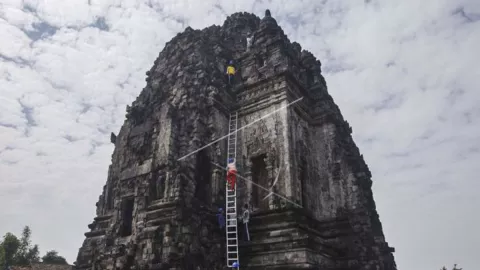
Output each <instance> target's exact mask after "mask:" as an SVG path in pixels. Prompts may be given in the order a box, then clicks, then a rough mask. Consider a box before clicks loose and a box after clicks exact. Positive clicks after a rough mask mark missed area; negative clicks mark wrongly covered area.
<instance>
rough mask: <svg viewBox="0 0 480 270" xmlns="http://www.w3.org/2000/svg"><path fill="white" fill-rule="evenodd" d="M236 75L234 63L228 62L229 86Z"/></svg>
mask: <svg viewBox="0 0 480 270" xmlns="http://www.w3.org/2000/svg"><path fill="white" fill-rule="evenodd" d="M234 75H235V67H234V66H233V61H232V60H230V62H228V66H227V76H228V84H230V83H231V81H232V77H233V76H234Z"/></svg>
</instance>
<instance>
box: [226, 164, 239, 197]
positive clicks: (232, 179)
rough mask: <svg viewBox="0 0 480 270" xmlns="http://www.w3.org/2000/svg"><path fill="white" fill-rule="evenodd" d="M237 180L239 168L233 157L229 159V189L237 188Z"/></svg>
mask: <svg viewBox="0 0 480 270" xmlns="http://www.w3.org/2000/svg"><path fill="white" fill-rule="evenodd" d="M236 180H237V168H236V167H235V160H234V159H233V158H230V159H228V166H227V182H228V186H229V190H231V191H234V190H235V183H236Z"/></svg>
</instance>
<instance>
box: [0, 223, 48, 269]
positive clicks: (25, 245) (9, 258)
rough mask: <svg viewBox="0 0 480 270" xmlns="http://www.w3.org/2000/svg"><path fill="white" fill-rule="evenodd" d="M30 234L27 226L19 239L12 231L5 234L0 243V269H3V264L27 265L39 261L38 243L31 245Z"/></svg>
mask: <svg viewBox="0 0 480 270" xmlns="http://www.w3.org/2000/svg"><path fill="white" fill-rule="evenodd" d="M31 235H32V231H31V230H30V227H28V226H25V228H24V229H23V232H22V237H21V238H20V239H18V238H17V237H16V236H15V235H14V234H12V233H6V234H5V236H4V237H3V241H2V242H1V243H0V267H1V268H0V269H4V268H5V265H18V266H27V265H30V264H31V263H35V262H39V261H40V257H39V251H38V245H34V246H33V247H32V245H31V240H30V237H31Z"/></svg>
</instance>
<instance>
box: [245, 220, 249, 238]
mask: <svg viewBox="0 0 480 270" xmlns="http://www.w3.org/2000/svg"><path fill="white" fill-rule="evenodd" d="M245 234H246V235H247V241H250V232H249V231H248V222H247V223H245Z"/></svg>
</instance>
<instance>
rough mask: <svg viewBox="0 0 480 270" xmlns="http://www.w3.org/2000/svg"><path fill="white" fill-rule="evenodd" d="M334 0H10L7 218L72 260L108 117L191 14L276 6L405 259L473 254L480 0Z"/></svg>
mask: <svg viewBox="0 0 480 270" xmlns="http://www.w3.org/2000/svg"><path fill="white" fill-rule="evenodd" d="M74 2H75V3H74ZM89 2H90V5H89V4H88V3H89ZM153 2H155V3H153ZM322 2H324V3H320V1H314V0H312V1H286V0H285V1H253V0H248V1H247V0H245V1H228V2H227V1H225V2H221V1H213V0H212V1H206V0H205V1H201V2H200V1H178V0H172V1H162V4H159V3H158V1H140V0H138V1H137V0H128V1H127V0H123V1H122V0H116V1H113V2H112V1H98V0H91V1H83V0H82V1H53V0H49V1H47V0H44V1H32V0H31V1H20V0H18V1H14V0H10V1H6V0H3V1H2V3H0V35H1V36H0V39H1V40H2V42H0V89H1V92H0V177H1V182H0V202H1V203H2V205H9V206H11V207H7V208H3V209H2V223H1V224H0V234H3V233H5V232H6V231H12V232H15V233H19V232H20V230H21V228H22V226H24V225H27V224H28V225H31V227H32V229H33V240H34V242H36V243H38V244H40V247H41V248H42V252H45V251H46V250H48V249H57V250H58V251H59V252H60V253H61V254H63V255H65V256H67V258H68V260H69V262H73V261H74V260H75V257H76V253H77V251H78V248H79V247H80V245H81V242H82V241H83V238H84V237H83V232H85V231H86V230H87V227H86V225H87V224H88V223H89V222H90V221H91V220H92V218H93V217H94V204H95V202H96V200H97V198H98V196H99V194H100V192H101V189H102V186H103V185H104V183H105V180H106V173H107V168H108V165H109V163H110V155H111V153H112V150H113V146H112V145H111V144H110V143H109V133H110V131H114V132H116V131H118V129H119V128H120V126H121V124H122V123H123V120H124V115H125V106H126V105H127V104H130V103H131V102H132V101H133V100H134V99H135V97H136V96H137V95H138V94H139V92H140V91H141V89H142V88H143V87H144V84H145V81H144V78H145V72H146V71H147V70H148V69H150V67H151V66H152V64H153V61H154V59H155V58H156V57H157V55H158V53H159V52H160V51H161V49H162V48H163V46H164V45H165V43H166V42H167V41H169V40H170V39H171V38H172V37H173V36H174V35H175V34H176V33H177V32H179V31H183V29H184V28H185V27H186V26H188V25H190V26H192V27H193V28H197V29H198V28H203V27H206V26H209V25H212V24H217V25H220V24H222V23H223V21H224V19H225V18H226V16H227V15H229V14H231V13H233V12H236V11H248V12H254V13H255V14H257V15H258V16H260V17H263V12H264V10H265V9H266V8H269V9H270V10H271V11H272V15H273V16H274V17H275V18H276V19H277V21H278V23H279V24H280V25H281V26H282V27H283V29H284V30H285V32H286V33H287V34H288V36H289V38H290V40H291V41H297V42H299V43H300V44H301V45H302V47H303V48H305V49H308V50H310V51H312V52H313V53H314V54H315V55H316V56H317V58H319V60H320V61H322V63H323V70H324V75H325V76H326V79H327V83H328V86H329V91H330V93H331V94H332V95H333V97H334V99H335V101H336V102H337V104H339V106H340V108H341V110H342V112H343V114H344V116H345V118H346V119H347V120H348V121H349V122H350V124H351V125H352V127H353V131H354V137H355V140H356V142H357V144H358V145H359V148H360V149H361V152H362V153H364V155H365V158H366V161H367V163H368V164H369V166H370V168H371V170H372V173H373V178H374V187H373V188H374V196H375V199H376V202H377V207H378V210H379V213H380V216H381V221H382V223H383V225H384V231H385V234H386V237H387V241H389V242H390V243H391V245H393V246H395V247H396V249H397V252H396V254H395V256H396V261H397V264H398V266H399V268H400V269H404V268H405V269H412V270H424V269H439V268H440V267H441V266H443V265H444V264H453V263H459V264H460V266H461V267H464V269H475V267H476V264H475V263H476V261H475V255H476V254H474V252H475V250H476V249H477V248H476V247H477V246H478V244H479V243H480V236H479V234H478V233H477V227H478V226H477V224H479V223H480V220H479V217H478V215H475V213H478V211H479V209H478V205H480V199H479V198H478V196H477V195H476V193H477V192H476V191H477V190H478V188H479V187H480V185H479V184H478V183H477V182H478V181H477V180H478V173H479V169H478V163H479V161H480V120H479V119H480V92H479V91H478V78H480V69H478V68H477V61H476V60H477V58H476V57H475V55H476V54H475V52H476V51H477V50H478V49H477V48H478V47H479V46H480V23H479V20H480V5H479V4H478V2H477V1H475V0H462V1H447V0H439V1H438V0H427V1H415V0H408V1H401V2H398V1H373V0H372V1H365V2H368V4H366V3H365V2H360V1H322ZM41 23H43V24H42V25H40V24H41ZM32 33H35V35H33V34H32ZM42 34H43V36H42ZM41 36H42V38H40V39H38V38H39V37H41ZM31 38H35V40H31ZM36 39H38V40H36ZM5 41H6V42H5ZM29 122H30V124H32V123H33V124H34V125H33V126H32V125H29V124H28V123H29Z"/></svg>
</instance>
